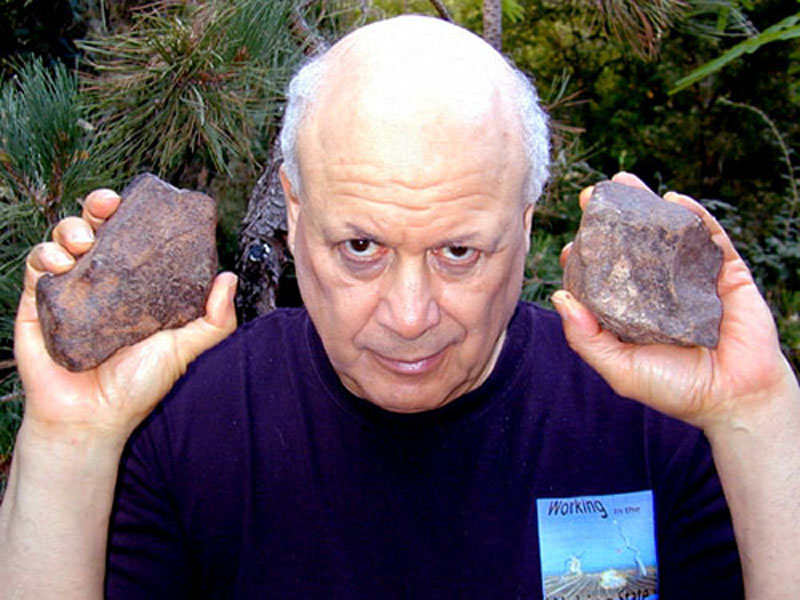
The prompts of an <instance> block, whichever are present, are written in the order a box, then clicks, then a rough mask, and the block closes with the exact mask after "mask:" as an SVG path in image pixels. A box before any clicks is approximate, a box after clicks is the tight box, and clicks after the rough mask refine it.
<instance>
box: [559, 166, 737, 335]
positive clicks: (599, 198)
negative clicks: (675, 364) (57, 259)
mask: <svg viewBox="0 0 800 600" xmlns="http://www.w3.org/2000/svg"><path fill="white" fill-rule="evenodd" d="M721 266H722V250H721V249H720V248H719V247H718V246H717V245H716V244H714V242H713V241H712V240H711V235H710V233H709V231H708V229H707V228H706V226H705V225H704V224H703V222H702V220H701V219H700V217H698V216H697V215H695V214H694V213H692V212H691V211H690V210H688V209H687V208H685V207H683V206H680V205H678V204H675V203H672V202H667V201H666V200H663V199H662V198H659V197H658V196H657V195H655V194H654V193H652V192H650V191H647V190H642V189H638V188H634V187H631V186H627V185H622V184H619V183H616V182H612V181H604V182H601V183H599V184H597V185H596V186H595V188H594V191H593V193H592V197H591V199H590V201H589V203H588V204H587V206H586V209H585V210H584V213H583V217H582V219H581V224H580V227H579V229H578V234H577V235H576V237H575V242H574V244H573V246H572V250H571V252H570V254H569V256H568V257H567V262H566V265H565V268H564V288H565V289H566V290H568V291H569V292H570V293H572V294H573V295H574V296H575V297H576V298H577V299H578V300H580V301H581V302H582V303H583V304H584V305H585V306H586V307H587V308H589V310H591V311H592V313H594V315H595V316H596V317H597V319H598V321H599V322H600V324H601V325H602V326H603V327H604V328H606V329H608V330H610V331H612V332H613V333H615V334H616V335H617V336H618V337H619V338H620V339H621V340H623V341H626V342H633V343H637V344H653V343H666V344H676V345H680V346H707V347H710V348H714V347H716V345H717V342H718V340H719V325H720V320H721V319H722V302H721V301H720V299H719V296H718V295H717V277H718V275H719V270H720V268H721Z"/></svg>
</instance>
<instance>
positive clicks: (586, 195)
mask: <svg viewBox="0 0 800 600" xmlns="http://www.w3.org/2000/svg"><path fill="white" fill-rule="evenodd" d="M592 192H594V186H593V185H590V186H589V187H585V188H583V189H582V190H581V193H580V195H579V196H578V204H579V205H580V207H581V210H586V205H587V204H589V200H590V199H591V197H592Z"/></svg>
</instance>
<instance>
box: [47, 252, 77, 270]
mask: <svg viewBox="0 0 800 600" xmlns="http://www.w3.org/2000/svg"><path fill="white" fill-rule="evenodd" d="M50 260H52V261H53V262H54V263H55V265H56V266H57V267H71V266H72V265H73V264H75V259H74V258H72V257H71V256H69V255H68V254H64V253H63V252H55V253H54V254H53V255H52V257H51V258H50Z"/></svg>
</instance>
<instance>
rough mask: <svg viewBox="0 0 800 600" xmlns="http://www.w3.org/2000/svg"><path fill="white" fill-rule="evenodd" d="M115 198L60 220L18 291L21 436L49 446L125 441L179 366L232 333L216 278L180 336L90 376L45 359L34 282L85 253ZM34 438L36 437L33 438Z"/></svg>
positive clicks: (98, 196) (231, 317)
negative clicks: (27, 435) (65, 442)
mask: <svg viewBox="0 0 800 600" xmlns="http://www.w3.org/2000/svg"><path fill="white" fill-rule="evenodd" d="M119 203H120V197H119V196H118V195H117V194H116V193H114V192H113V191H111V190H96V191H94V192H92V193H91V194H89V195H88V196H87V198H86V200H85V202H84V207H83V214H82V216H81V218H79V217H67V218H66V219H64V220H62V221H61V222H59V223H58V225H56V227H55V229H54V230H53V241H52V242H46V243H42V244H39V245H38V246H36V247H35V248H34V249H33V250H32V251H31V253H30V254H29V256H28V259H27V268H26V272H25V284H24V291H23V294H22V298H21V300H20V305H19V311H18V313H17V320H16V326H15V336H14V338H15V339H14V342H15V343H14V352H15V355H16V359H17V367H18V370H19V374H20V377H21V379H22V382H23V386H24V388H25V394H26V404H25V419H24V425H25V427H26V428H27V429H28V432H29V433H31V432H32V431H36V432H37V434H38V436H41V437H42V438H45V439H53V441H58V440H59V439H62V440H66V439H69V440H72V442H73V443H74V442H76V441H79V440H81V439H86V437H85V436H88V437H89V438H95V439H96V441H99V439H102V438H107V436H111V437H112V438H116V439H118V440H122V441H124V440H125V439H127V437H128V435H129V434H130V433H131V431H132V430H133V429H134V428H135V427H136V425H137V424H138V423H139V422H141V420H142V419H143V418H144V417H145V416H146V415H147V414H148V413H149V412H150V411H151V410H152V409H153V408H154V407H155V405H156V404H157V403H158V401H159V400H160V399H161V398H162V397H163V396H164V395H165V394H166V393H167V392H168V391H169V389H170V388H171V387H172V385H173V384H174V383H175V381H176V380H177V379H178V377H180V375H181V374H182V373H183V372H184V371H185V370H186V367H187V365H188V364H189V363H190V362H191V361H192V360H193V359H194V358H195V357H196V356H198V355H199V354H200V353H201V352H203V351H204V350H206V349H208V348H210V347H212V346H214V345H215V344H217V343H218V342H220V341H221V340H223V339H224V338H225V337H226V336H228V335H229V334H230V333H231V332H232V331H233V330H234V329H235V328H236V313H235V310H234V306H233V296H234V293H235V289H236V277H235V276H234V275H233V274H232V273H222V274H220V275H219V276H217V278H216V280H215V281H214V285H213V287H212V289H211V293H210V295H209V297H208V301H207V303H206V314H205V315H204V316H203V317H201V318H199V319H196V320H195V321H192V322H191V323H188V324H187V325H185V326H184V327H182V328H180V329H171V330H165V331H161V332H158V333H156V334H154V335H153V336H151V337H149V338H147V339H145V340H143V341H141V342H139V343H137V344H135V345H133V346H128V347H126V348H122V349H120V350H119V351H117V352H116V353H115V354H114V355H112V356H111V357H110V358H109V359H108V360H107V361H106V362H104V363H103V364H101V365H99V366H98V367H97V368H95V369H91V370H88V371H85V372H81V373H72V372H70V371H67V370H66V369H64V368H63V367H61V366H60V365H58V364H57V363H55V362H54V361H53V360H52V358H51V357H50V355H49V354H48V352H47V350H46V348H45V345H44V340H43V337H42V330H41V327H40V323H39V319H38V316H37V311H36V282H37V281H38V279H39V277H41V276H42V275H44V274H45V273H48V272H49V273H54V274H58V273H64V272H66V271H69V270H70V269H71V268H72V267H73V266H74V264H75V260H76V257H79V256H80V255H82V254H84V253H85V252H87V251H88V250H89V249H90V248H91V246H92V244H93V242H94V232H95V231H96V230H97V228H98V227H99V226H100V225H102V224H103V223H104V222H105V221H106V219H108V218H109V217H111V215H113V213H114V212H115V211H116V210H117V207H118V206H119ZM38 436H37V437H38Z"/></svg>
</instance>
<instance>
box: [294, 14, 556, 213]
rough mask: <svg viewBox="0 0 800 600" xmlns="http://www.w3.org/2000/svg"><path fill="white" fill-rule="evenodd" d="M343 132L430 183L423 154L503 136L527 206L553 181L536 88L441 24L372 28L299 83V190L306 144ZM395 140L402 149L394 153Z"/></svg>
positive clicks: (414, 20) (346, 41)
mask: <svg viewBox="0 0 800 600" xmlns="http://www.w3.org/2000/svg"><path fill="white" fill-rule="evenodd" d="M343 132H344V133H346V134H347V135H350V136H352V137H353V139H352V141H353V146H352V147H359V148H362V149H365V150H366V151H369V152H372V153H373V154H374V153H380V152H383V153H384V154H386V156H385V159H386V160H387V161H391V163H392V164H394V165H397V168H398V171H399V172H400V173H402V170H403V168H404V167H407V168H408V169H413V170H414V171H415V174H416V176H417V177H423V178H424V173H420V170H419V169H420V165H419V164H418V163H415V157H418V156H420V155H422V151H423V150H428V153H427V154H428V156H431V152H430V150H431V148H435V147H436V143H437V139H443V138H448V139H449V141H452V138H453V136H461V137H463V139H464V143H465V145H467V144H470V143H474V141H475V140H476V139H483V138H485V136H499V137H501V138H503V140H504V144H503V145H504V147H506V148H507V149H508V152H509V153H510V154H511V155H512V156H511V158H514V159H519V161H521V164H522V169H523V170H524V171H525V177H526V184H525V186H524V190H525V191H524V193H523V196H524V200H525V201H526V202H528V203H533V202H535V201H536V199H537V198H538V197H539V195H540V193H541V189H542V186H543V184H544V181H545V179H546V176H547V162H548V143H547V130H546V118H545V116H544V114H543V113H542V111H541V109H540V108H539V106H538V104H537V97H536V92H535V90H534V89H533V87H532V86H531V85H530V83H529V82H528V81H527V79H525V77H524V76H523V75H521V74H520V73H518V72H517V71H515V70H514V69H513V68H512V67H511V66H510V65H509V64H508V63H507V62H506V61H505V59H504V58H503V57H502V56H501V55H500V54H498V53H497V52H495V50H494V49H492V48H491V47H490V46H489V45H488V44H486V43H485V42H483V40H481V39H480V38H479V37H477V36H475V35H473V34H472V33H470V32H468V31H466V30H464V29H462V28H460V27H456V26H454V25H451V24H449V23H446V22H444V21H441V20H439V19H433V18H429V17H420V16H403V17H397V18H395V19H389V20H385V21H380V22H377V23H373V24H371V25H368V26H366V27H363V28H361V29H358V30H356V31H355V32H353V33H351V34H350V35H348V36H346V37H345V38H343V39H342V40H340V41H339V42H338V43H337V44H335V45H334V46H333V47H332V48H331V49H330V50H328V51H327V52H326V53H325V54H323V55H322V56H320V57H318V58H317V59H315V60H314V61H312V62H311V63H309V64H307V65H306V66H305V67H304V68H303V69H301V71H300V72H299V73H298V74H297V75H296V76H295V78H294V79H293V81H292V83H291V85H290V88H289V93H288V105H287V109H286V115H285V119H284V127H283V131H282V134H281V146H282V150H283V154H284V160H285V164H284V169H285V172H286V175H287V177H288V179H289V181H290V183H291V185H292V187H293V188H294V189H295V190H297V191H300V190H302V165H301V161H302V159H301V158H300V157H301V156H302V155H303V152H302V151H301V147H302V146H303V144H304V143H305V142H306V140H307V139H309V137H314V138H315V142H317V143H319V144H321V145H322V146H323V147H324V145H325V137H326V136H327V135H329V134H330V135H337V136H341V135H342V133H343ZM376 132H380V134H381V136H375V133H376ZM370 136H375V137H376V141H375V143H374V144H370ZM387 136H388V139H393V140H395V141H396V143H392V144H386V143H385V140H386V139H387ZM378 137H380V138H381V139H382V140H383V142H379V141H377V138H378ZM459 139H461V138H459ZM387 153H388V154H387ZM448 158H452V157H448V156H441V157H440V159H441V160H447V159H448Z"/></svg>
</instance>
